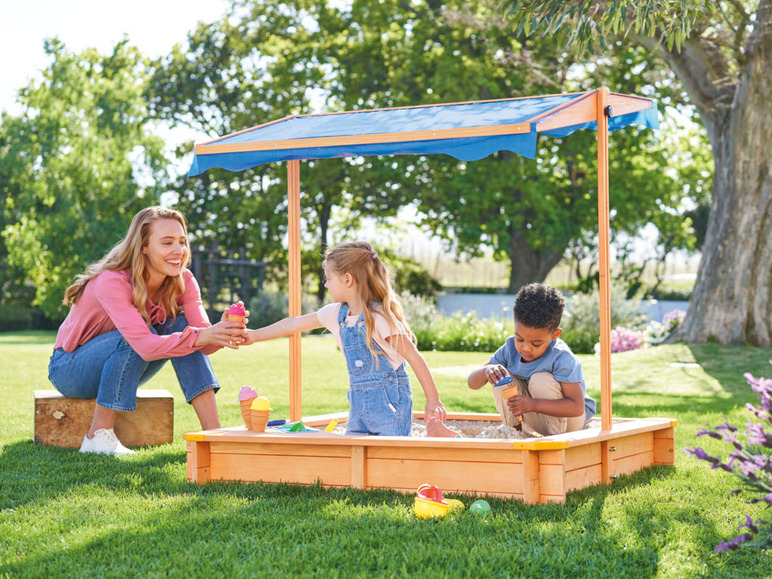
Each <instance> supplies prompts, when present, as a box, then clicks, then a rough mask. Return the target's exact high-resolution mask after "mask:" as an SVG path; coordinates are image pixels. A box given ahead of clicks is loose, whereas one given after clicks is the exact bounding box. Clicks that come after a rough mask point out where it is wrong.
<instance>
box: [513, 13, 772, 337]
mask: <svg viewBox="0 0 772 579" xmlns="http://www.w3.org/2000/svg"><path fill="white" fill-rule="evenodd" d="M508 6H510V8H511V10H510V13H509V14H510V17H511V20H512V23H513V25H514V26H515V27H516V28H517V29H521V28H522V29H523V30H524V31H525V32H527V33H528V32H530V33H533V32H534V31H536V30H543V31H544V32H546V33H557V34H558V35H559V37H560V38H561V39H562V40H563V41H565V42H566V43H569V42H571V41H573V40H576V41H577V42H578V43H579V45H580V46H592V47H594V48H597V47H600V49H601V50H605V48H606V47H607V46H608V41H607V39H608V38H610V37H614V36H615V35H618V34H625V33H626V34H627V36H628V37H629V38H630V39H631V40H633V41H635V42H637V43H639V44H640V45H641V46H644V47H646V48H647V49H648V50H650V51H652V52H653V53H656V54H657V55H658V56H659V57H660V58H662V59H663V60H664V61H665V62H666V63H667V64H668V66H669V67H670V69H671V70H672V71H673V72H674V73H675V74H676V75H677V77H678V78H679V80H680V81H681V84H682V86H683V88H684V90H685V91H686V93H687V94H688V97H689V99H690V101H691V103H692V104H693V105H694V106H695V107H696V109H697V110H698V111H699V115H700V118H701V119H702V122H703V123H704V125H705V128H706V130H707V133H708V136H709V138H710V143H711V147H712V151H713V159H714V165H715V174H714V184H713V195H712V200H711V211H710V218H709V222H708V228H707V231H706V234H705V242H704V244H703V246H702V260H701V262H700V267H699V270H698V272H697V281H696V283H695V287H694V292H693V294H692V300H691V305H690V308H689V315H688V316H687V318H686V320H685V322H684V324H683V326H682V330H681V336H682V337H683V338H685V339H686V340H688V341H690V342H701V341H705V340H708V339H710V338H713V339H716V340H718V341H719V342H721V343H726V344H744V343H750V344H754V345H759V346H769V345H770V344H772V300H771V299H770V298H769V296H770V291H772V290H771V288H772V172H770V170H769V159H768V152H767V147H768V144H769V142H770V137H772V114H770V99H769V94H770V89H771V88H772V86H771V85H772V32H771V31H772V2H769V0H760V1H753V2H750V1H740V0H733V1H726V2H724V1H720V2H715V3H711V2H701V1H697V0H691V1H688V0H684V1H681V2H669V1H665V0H648V1H645V2H639V1H633V0H624V1H623V0H618V1H615V2H609V3H605V4H602V5H600V4H598V3H597V2H593V1H590V0H581V1H579V0H577V1H572V2H562V1H557V0H547V1H541V0H539V1H536V0H527V1H520V0H514V1H511V2H509V3H508Z"/></svg>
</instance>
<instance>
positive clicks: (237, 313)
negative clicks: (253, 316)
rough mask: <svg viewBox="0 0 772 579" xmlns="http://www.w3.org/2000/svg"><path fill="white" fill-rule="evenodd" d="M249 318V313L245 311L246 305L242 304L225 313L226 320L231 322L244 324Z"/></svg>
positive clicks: (235, 305)
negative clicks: (245, 319)
mask: <svg viewBox="0 0 772 579" xmlns="http://www.w3.org/2000/svg"><path fill="white" fill-rule="evenodd" d="M246 317H247V311H246V310H245V309H244V304H242V303H241V302H239V303H237V304H233V305H232V306H231V307H229V308H228V310H227V311H226V312H225V319H226V320H227V321H229V322H243V321H244V318H246Z"/></svg>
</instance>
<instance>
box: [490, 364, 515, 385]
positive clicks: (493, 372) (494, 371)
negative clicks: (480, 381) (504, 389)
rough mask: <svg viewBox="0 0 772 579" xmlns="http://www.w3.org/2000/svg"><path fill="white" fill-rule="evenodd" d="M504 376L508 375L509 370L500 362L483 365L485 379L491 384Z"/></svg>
mask: <svg viewBox="0 0 772 579" xmlns="http://www.w3.org/2000/svg"><path fill="white" fill-rule="evenodd" d="M504 376H509V372H507V369H506V368H505V367H504V366H502V365H501V364H488V365H487V366H485V379H486V380H487V381H488V382H490V383H491V384H495V383H496V382H498V381H499V380H501V379H502V378H503V377H504Z"/></svg>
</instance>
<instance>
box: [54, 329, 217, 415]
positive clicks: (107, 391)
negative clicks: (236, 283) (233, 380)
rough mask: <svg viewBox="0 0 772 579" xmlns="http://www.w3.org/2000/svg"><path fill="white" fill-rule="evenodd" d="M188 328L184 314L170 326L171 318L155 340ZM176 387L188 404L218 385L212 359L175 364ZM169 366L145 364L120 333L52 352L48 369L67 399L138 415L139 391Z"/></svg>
mask: <svg viewBox="0 0 772 579" xmlns="http://www.w3.org/2000/svg"><path fill="white" fill-rule="evenodd" d="M187 326H188V321H187V320H186V319H185V316H184V315H183V314H179V315H178V316H177V319H176V320H174V321H172V317H171V316H169V317H168V318H167V320H166V321H165V322H164V323H163V324H158V325H155V326H151V328H150V331H152V332H153V333H154V334H158V335H161V336H165V335H168V334H173V333H175V332H182V331H183V330H184V329H185V328H186V327H187ZM171 361H172V366H173V367H174V371H175V372H176V374H177V381H178V382H179V384H180V387H181V388H182V392H183V393H184V394H185V400H187V402H188V403H190V401H191V400H193V399H194V398H195V397H196V396H198V395H199V394H202V393H204V392H206V391H207V390H211V389H214V391H215V392H217V391H218V390H219V389H220V385H219V384H218V382H217V379H216V378H215V376H214V370H212V364H211V362H210V361H209V357H208V356H206V355H205V354H202V353H201V352H192V353H190V354H188V355H186V356H179V357H174V358H171ZM165 363H166V359H164V360H153V361H152V362H146V361H145V360H143V359H142V358H141V357H140V355H139V354H137V353H136V352H135V351H134V350H132V348H131V346H129V344H128V343H127V342H126V340H124V339H123V336H121V333H120V332H119V331H118V330H113V331H112V332H107V333H106V334H102V335H101V336H97V337H96V338H93V339H91V340H89V341H88V342H86V343H85V344H83V345H82V346H79V347H78V348H76V349H75V350H74V351H73V352H65V351H64V350H62V349H61V348H59V349H56V350H54V353H53V355H52V356H51V362H50V363H49V364H48V379H49V380H50V381H51V384H53V385H54V387H55V388H56V389H57V390H58V391H59V392H60V393H62V394H63V395H64V396H67V397H68V398H96V402H97V404H99V405H100V406H103V407H104V408H109V409H111V410H121V411H124V412H125V411H132V410H136V409H137V389H138V388H139V387H140V386H142V385H143V384H144V383H145V382H147V381H148V380H150V378H152V377H153V376H154V375H155V374H156V373H157V372H158V371H159V370H160V369H161V366H163V365H164V364H165Z"/></svg>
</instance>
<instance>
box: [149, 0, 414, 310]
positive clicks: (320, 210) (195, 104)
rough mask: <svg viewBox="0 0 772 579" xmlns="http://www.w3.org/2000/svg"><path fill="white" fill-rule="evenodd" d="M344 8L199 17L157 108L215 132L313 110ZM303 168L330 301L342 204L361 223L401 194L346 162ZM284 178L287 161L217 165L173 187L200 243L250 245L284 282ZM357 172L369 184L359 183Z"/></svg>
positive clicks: (316, 254)
mask: <svg viewBox="0 0 772 579" xmlns="http://www.w3.org/2000/svg"><path fill="white" fill-rule="evenodd" d="M336 14H337V13H336V11H335V10H332V9H328V8H327V7H326V3H325V2H286V3H282V2H271V3H265V2H251V1H236V2H234V3H233V7H232V10H231V13H230V14H229V15H228V16H227V17H226V18H223V19H222V20H220V21H218V22H214V23H211V24H200V25H199V27H198V28H197V30H196V31H194V32H193V33H191V34H190V35H189V38H188V46H187V47H186V48H185V49H183V48H182V47H179V46H177V47H175V49H174V50H173V52H172V54H170V55H169V56H167V57H164V58H162V59H159V61H157V62H156V63H154V67H153V82H152V84H151V86H150V89H149V91H148V99H149V102H150V103H151V107H152V110H153V112H154V114H155V116H156V117H157V118H158V119H160V120H163V121H170V122H172V123H173V124H175V125H178V126H179V125H182V126H186V127H192V128H195V129H197V130H200V131H202V132H204V133H206V134H208V135H210V136H211V137H213V138H214V137H216V136H219V135H223V134H227V133H230V132H234V131H236V130H241V129H244V128H248V127H251V126H255V125H259V124H262V123H265V122H269V121H273V120H276V119H278V118H281V117H284V116H289V115H295V114H305V113H308V112H309V111H310V110H311V109H312V108H313V107H314V105H313V104H312V102H311V100H312V99H315V98H319V95H320V91H322V92H323V91H324V88H325V85H326V83H327V82H328V81H327V78H328V74H329V70H330V68H331V66H332V65H331V63H330V54H331V50H330V44H331V43H335V42H337V40H338V35H339V34H340V32H341V30H342V26H343V24H342V23H341V21H340V20H339V19H337V18H336V17H335V16H336ZM188 148H189V147H188ZM182 152H183V151H182V150H181V151H178V154H180V155H181V154H182ZM301 170H302V180H303V195H302V198H301V203H302V209H303V219H304V225H305V229H304V230H305V232H309V231H310V232H313V233H312V236H311V237H310V238H309V237H308V236H306V239H305V241H306V242H307V243H306V247H307V248H308V249H307V250H306V251H305V252H304V253H305V255H304V260H303V265H304V267H303V269H304V270H305V271H306V272H312V273H315V274H316V276H317V277H318V279H319V283H318V286H317V290H316V293H317V297H318V298H319V300H321V299H322V298H323V296H324V292H325V288H324V285H323V283H324V282H323V272H322V269H321V259H320V255H321V254H322V253H323V252H324V250H325V249H326V247H327V246H328V244H329V229H330V222H331V219H332V217H333V209H334V208H336V207H341V206H345V207H346V208H347V209H348V219H349V221H350V222H356V221H357V220H358V219H359V218H360V217H361V216H362V215H363V214H364V213H365V212H367V211H369V210H370V209H372V208H373V207H375V206H377V207H378V210H379V215H381V216H386V215H388V214H394V213H396V210H397V208H398V207H399V206H400V204H401V202H400V197H399V196H398V195H394V194H393V192H389V191H385V190H384V189H382V188H379V187H376V186H374V183H367V184H365V183H364V181H363V180H362V179H358V178H356V176H355V175H356V174H357V173H361V169H358V168H354V165H351V164H348V163H345V162H344V163H342V162H341V161H340V160H336V159H334V160H328V161H325V160H318V161H314V162H309V163H304V164H303V167H302V169H301ZM285 179H286V172H285V168H284V166H283V165H263V166H260V167H255V168H253V169H249V170H247V171H244V172H242V173H238V174H234V173H228V172H226V171H222V170H211V171H207V172H206V173H204V174H203V175H200V176H197V177H194V178H187V177H181V178H180V179H179V180H178V181H177V183H176V184H175V186H174V189H175V190H176V191H177V192H178V195H179V202H180V205H181V207H187V208H188V212H189V213H190V216H191V227H192V230H193V232H194V233H195V234H196V237H197V238H198V239H199V240H200V241H203V242H206V241H207V240H209V239H217V240H218V242H219V244H220V246H221V247H226V248H227V247H230V248H232V249H235V248H238V247H245V248H246V251H247V256H248V257H251V258H253V259H262V260H265V261H267V262H269V263H273V264H274V267H273V268H272V270H271V273H272V274H273V278H274V279H278V280H282V279H283V278H284V277H285V275H286V269H285V267H284V264H285V263H286V257H285V255H284V253H285V248H284V245H283V236H284V235H285V234H286V191H287V186H286V181H285ZM352 179H354V180H356V181H357V183H358V184H359V185H361V186H356V185H354V186H352ZM234 208H235V209H234Z"/></svg>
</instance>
